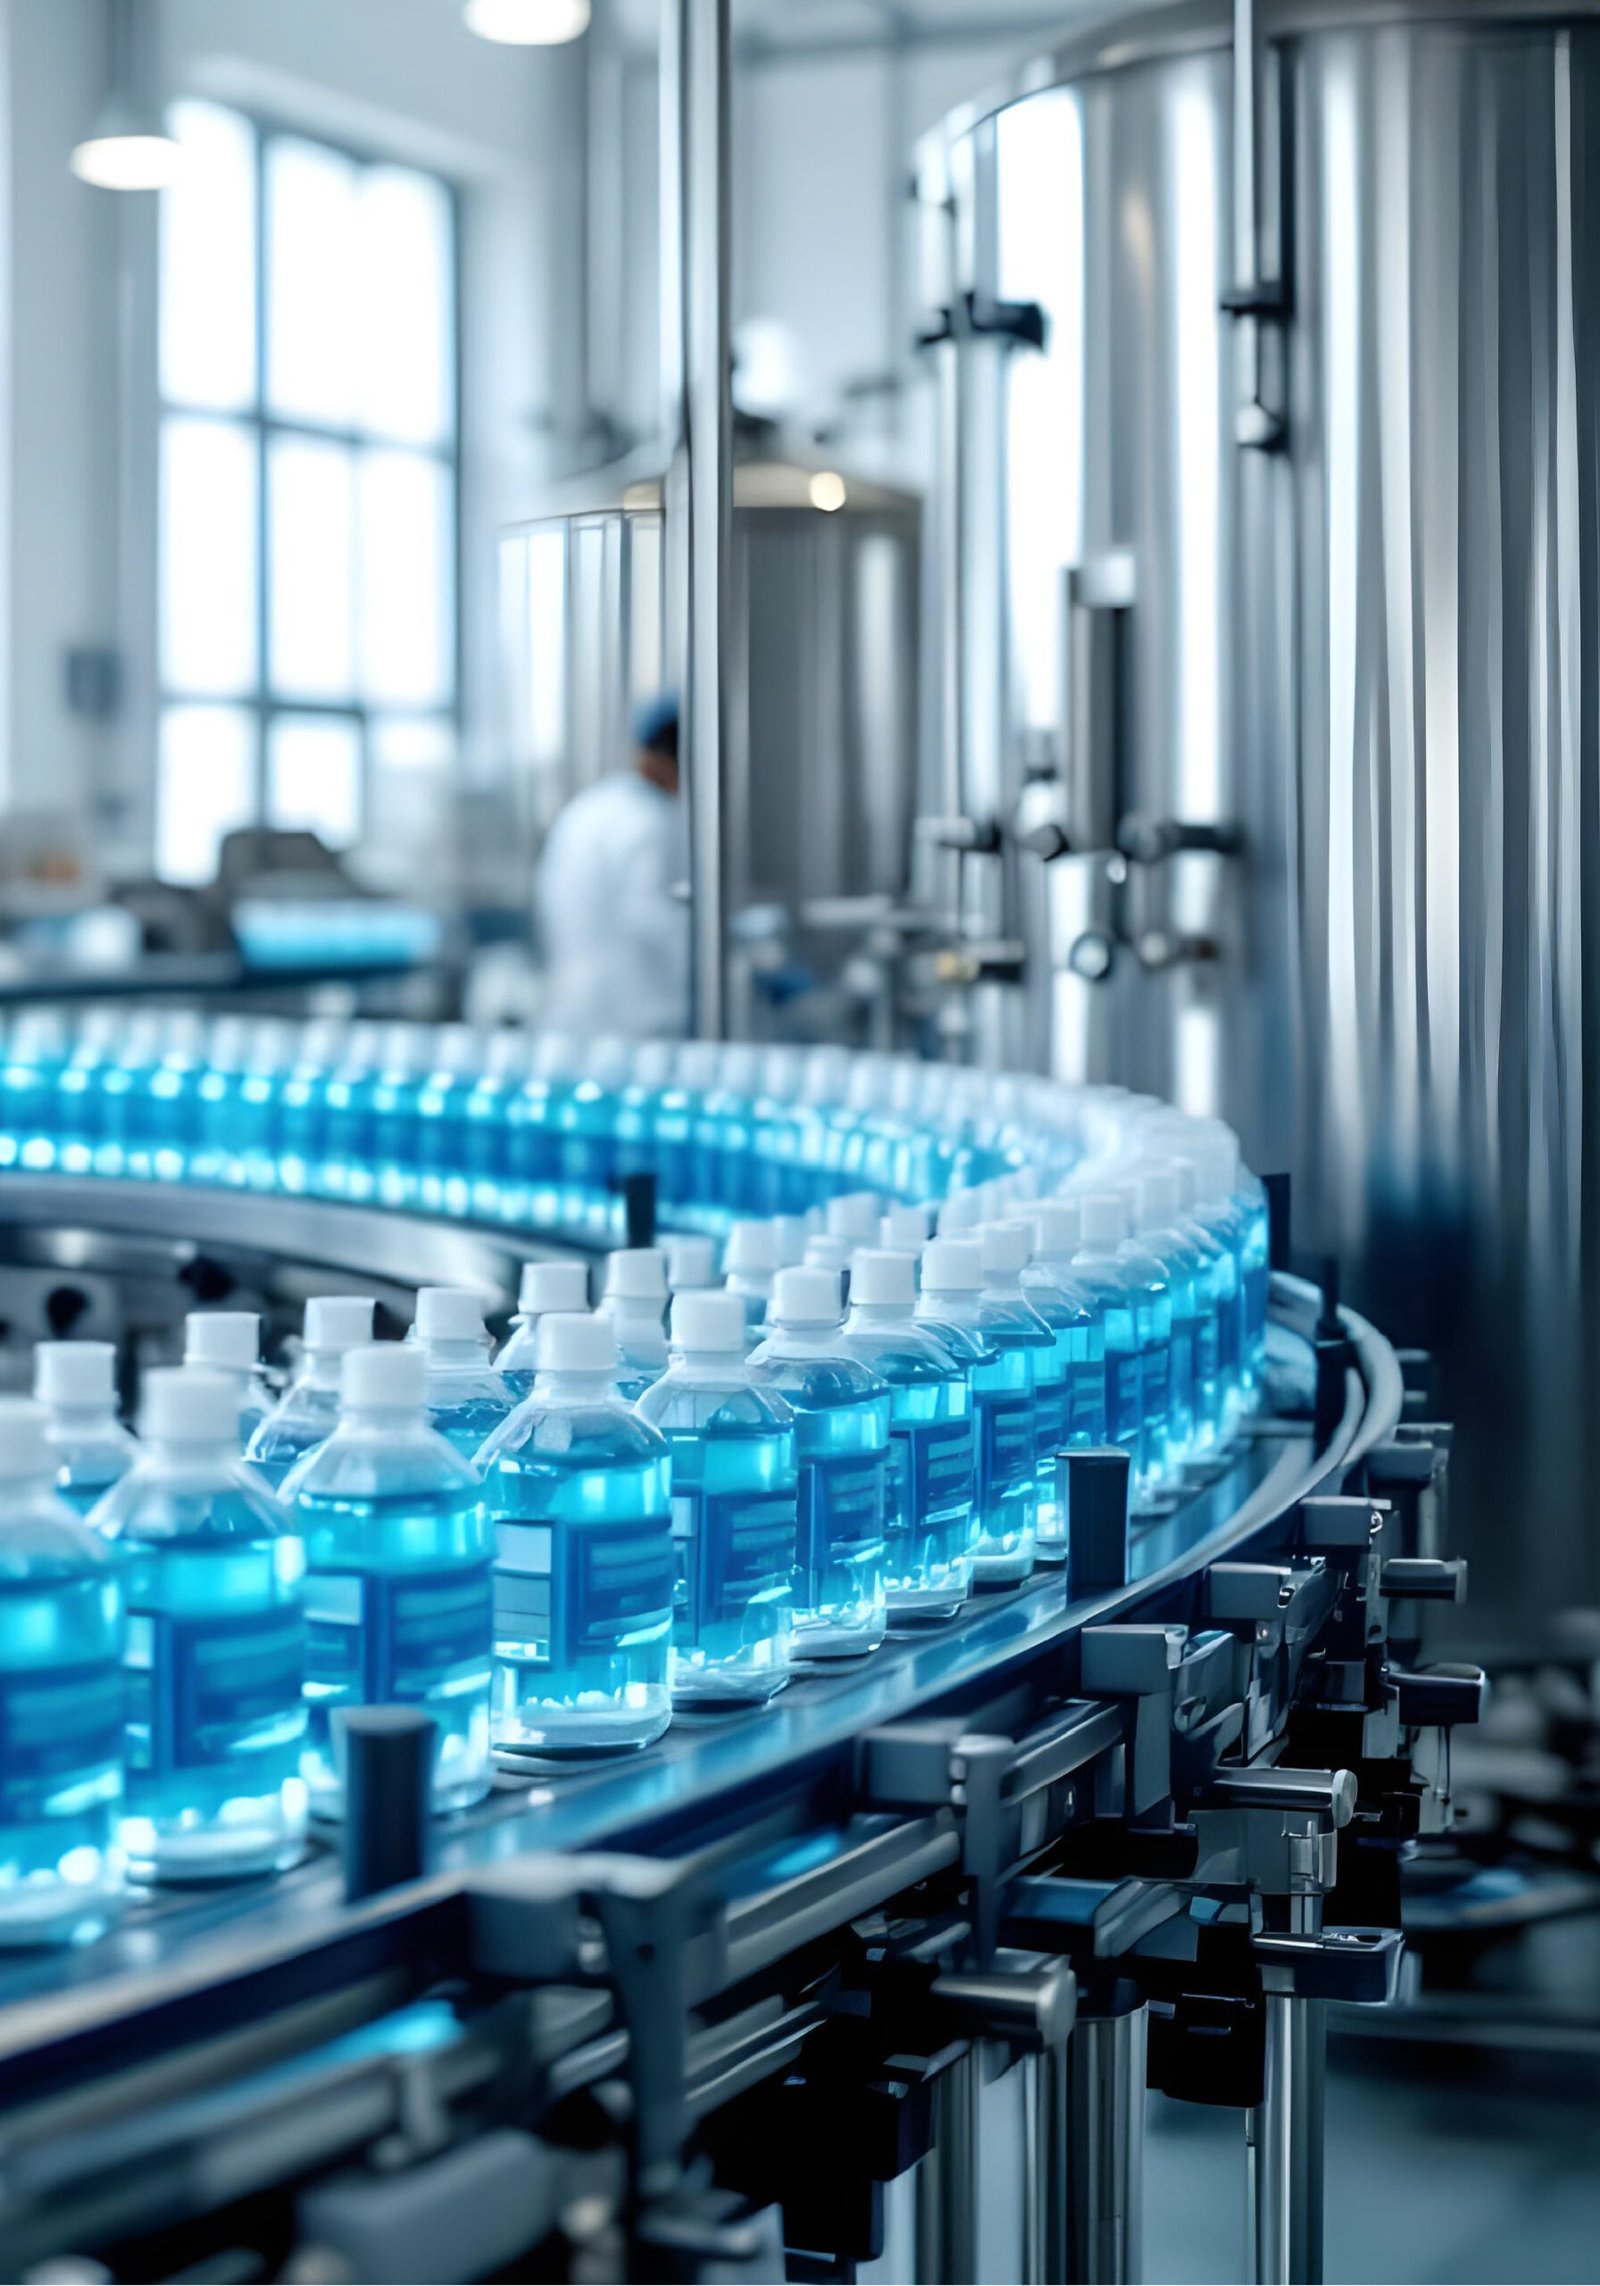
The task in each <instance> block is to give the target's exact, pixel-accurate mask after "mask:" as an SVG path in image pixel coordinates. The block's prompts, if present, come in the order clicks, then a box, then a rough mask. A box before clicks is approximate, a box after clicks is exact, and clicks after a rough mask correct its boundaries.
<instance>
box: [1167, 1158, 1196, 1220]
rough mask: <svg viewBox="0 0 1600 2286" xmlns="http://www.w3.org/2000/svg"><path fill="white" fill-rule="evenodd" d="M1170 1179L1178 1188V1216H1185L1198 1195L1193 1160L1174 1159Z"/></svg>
mask: <svg viewBox="0 0 1600 2286" xmlns="http://www.w3.org/2000/svg"><path fill="white" fill-rule="evenodd" d="M1172 1179H1173V1181H1174V1182H1175V1183H1176V1184H1177V1186H1178V1211H1179V1213H1180V1214H1187V1213H1188V1211H1189V1209H1190V1208H1191V1207H1192V1206H1193V1205H1194V1202H1195V1200H1196V1199H1197V1198H1198V1197H1199V1195H1200V1185H1199V1181H1198V1179H1197V1178H1196V1175H1195V1171H1194V1162H1193V1160H1192V1159H1174V1160H1173V1162H1172Z"/></svg>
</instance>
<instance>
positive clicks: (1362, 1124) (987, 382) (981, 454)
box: [922, 4, 1600, 1627]
mask: <svg viewBox="0 0 1600 2286" xmlns="http://www.w3.org/2000/svg"><path fill="white" fill-rule="evenodd" d="M1241 17H1242V19H1243V21H1242V23H1241V24H1240V25H1238V26H1236V24H1235V21H1234V18H1233V16H1232V15H1231V14H1230V13H1228V12H1226V11H1224V10H1220V9H1210V8H1204V7H1200V8H1189V7H1183V8H1173V9H1167V10H1163V11H1160V12H1157V13H1153V14H1151V15H1148V16H1146V17H1143V18H1139V19H1129V18H1126V17H1118V18H1115V19H1108V20H1107V21H1106V23H1105V24H1104V25H1103V27H1101V28H1100V29H1098V30H1095V29H1091V30H1087V31H1084V32H1082V33H1079V34H1076V35H1074V38H1073V40H1072V42H1071V44H1070V45H1069V46H1067V47H1065V48H1063V49H1062V50H1061V51H1060V52H1059V53H1058V54H1056V55H1055V56H1053V57H1051V58H1049V59H1047V60H1046V61H1045V62H1044V63H1042V64H1039V65H1036V66H1034V67H1032V68H1031V69H1030V70H1029V71H1028V72H1027V73H1025V74H1023V75H1022V76H1021V77H1020V78H1019V79H1018V80H1017V82H1016V83H1015V84H1014V85H1013V86H1012V87H1011V88H1010V89H1008V90H1005V91H1003V92H1002V93H1001V94H1000V95H998V96H997V97H996V98H995V99H994V100H993V101H992V102H987V103H984V104H980V105H977V106H975V107H973V108H972V109H970V110H969V111H967V112H965V113H963V114H960V115H958V116H957V117H956V118H954V119H953V120H951V121H950V122H949V123H948V125H947V128H946V129H945V131H944V132H943V133H942V134H941V135H940V136H939V137H938V138H936V139H935V140H934V141H933V142H932V143H930V145H929V146H928V147H927V148H925V150H924V151H923V154H922V176H923V180H924V183H925V185H927V186H928V187H930V188H931V189H933V190H934V191H935V192H936V194H937V195H938V196H940V197H943V198H945V199H946V200H947V201H948V211H949V213H950V215H951V218H952V219H951V223H950V226H949V228H948V230H947V232H946V233H945V238H944V246H945V252H946V259H947V263H948V271H947V275H946V277H945V279H944V280H943V281H942V291H943V293H944V294H945V295H946V296H948V297H950V298H951V299H956V298H958V297H959V296H960V295H961V294H962V293H963V292H968V293H972V294H974V295H975V296H976V297H977V303H976V306H977V308H978V309H979V311H980V314H981V312H982V310H983V308H984V305H985V297H988V298H990V299H991V300H997V301H1000V302H1005V301H1016V300H1031V301H1036V302H1038V303H1039V304H1041V305H1042V307H1043V310H1044V313H1045V316H1046V318H1047V320H1048V331H1047V339H1046V346H1045V348H1044V350H1043V352H1039V351H1036V350H1030V349H1029V348H1028V347H1027V346H1026V345H1025V344H1024V345H1019V346H1005V347H997V346H996V345H995V341H994V338H993V336H992V335H985V334H984V333H983V332H982V331H981V330H980V331H979V332H978V333H977V334H976V335H975V336H973V337H971V338H969V339H968V340H966V342H965V343H964V344H963V345H962V346H960V347H959V348H958V349H957V350H956V351H955V352H954V353H953V354H952V355H951V357H950V358H949V359H948V360H947V374H946V381H945V388H946V392H947V402H948V403H949V404H950V405H951V406H953V408H954V410H953V414H952V416H951V417H950V419H949V420H948V421H947V427H946V435H947V437H948V438H949V439H950V445H949V447H948V449H947V453H946V458H945V466H944V471H943V479H942V492H943V495H944V500H945V518H946V527H947V528H948V524H949V521H950V512H949V501H950V498H951V496H952V493H953V492H956V493H959V489H960V487H959V477H960V472H961V471H962V470H963V469H965V470H967V471H969V472H970V470H971V469H973V468H974V467H978V466H981V465H983V464H984V463H985V462H987V463H988V464H989V465H991V466H995V467H998V468H999V470H1000V471H1001V481H1000V483H999V485H998V487H997V488H996V490H995V496H994V497H995V506H994V507H992V508H991V509H990V510H988V511H987V512H986V511H984V510H983V509H982V508H981V505H979V506H975V507H974V508H973V513H972V515H971V516H970V517H969V520H968V525H967V529H966V530H965V532H964V533H963V534H962V535H961V536H962V539H963V542H964V545H963V548H962V549H961V550H960V551H956V550H949V551H947V553H946V559H945V560H946V574H945V584H944V587H943V590H942V603H941V608H942V610H943V613H944V626H945V629H946V631H947V633H949V632H951V631H953V632H954V634H955V636H956V639H958V640H959V642H960V645H961V652H962V657H963V660H964V661H966V662H969V663H970V662H973V661H974V660H978V659H983V660H986V661H991V662H998V670H997V671H996V672H995V673H993V674H991V675H989V677H988V680H987V682H985V672H986V670H985V669H984V668H983V667H981V666H980V667H972V666H970V664H969V671H968V687H967V688H966V689H965V690H964V691H960V692H959V694H958V695H959V696H960V698H961V701H962V709H963V711H962V712H961V714H960V716H959V718H958V720H957V724H956V727H955V728H954V729H953V730H952V729H951V727H950V722H949V718H948V717H947V720H946V726H945V742H946V747H947V749H949V750H950V751H951V752H952V753H953V755H954V761H955V769H956V775H957V777H958V779H959V784H960V800H961V804H962V806H963V807H965V808H966V809H967V810H968V811H969V812H974V811H976V810H979V809H981V808H983V807H985V806H994V807H996V808H997V809H998V810H999V812H1000V813H1001V815H1002V817H1003V819H1004V820H1005V822H1006V825H1007V828H1008V835H1007V840H1008V847H1009V850H1010V855H1009V857H1008V858H1007V859H1005V860H1001V861H996V863H997V865H998V866H999V868H1000V870H999V871H997V873H996V876H995V879H996V882H997V883H1003V882H1004V881H1005V880H1006V879H1007V876H1006V874H1005V870H1004V869H1005V867H1006V866H1009V867H1010V873H1009V890H1008V891H1007V894H1008V895H1009V897H1010V900H1011V902H1010V907H1009V916H1010V921H1011V925H1013V926H1016V927H1018V928H1020V929H1021V931H1022V932H1023V934H1024V936H1025V937H1026V939H1027V942H1028V946H1029V964H1028V973H1029V979H1030V981H1029V985H1028V988H1027V991H1026V994H1025V996H1024V1000H1023V1008H1024V1014H1023V1016H1022V1018H1021V1022H1022V1024H1023V1028H1024V1030H1025V1031H1026V1033H1027V1034H1028V1036H1029V1037H1030V1038H1031V1039H1032V1040H1033V1041H1034V1042H1035V1043H1037V1045H1038V1047H1039V1052H1040V1053H1041V1055H1044V1056H1048V1058H1049V1060H1050V1062H1051V1063H1052V1064H1053V1065H1054V1067H1055V1068H1056V1069H1057V1070H1058V1071H1060V1072H1064V1073H1068V1074H1076V1073H1086V1074H1089V1075H1091V1076H1094V1077H1110V1078H1115V1079H1120V1080H1125V1081H1128V1082H1130V1083H1133V1084H1142V1085H1148V1086H1150V1087H1153V1088H1158V1089H1161V1090H1163V1091H1168V1090H1170V1091H1171V1092H1173V1093H1174V1094H1175V1095H1176V1096H1177V1098H1178V1100H1180V1101H1182V1102H1184V1103H1186V1104H1187V1105H1188V1106H1190V1107H1191V1108H1200V1109H1204V1108H1207V1107H1209V1106H1214V1107H1215V1108H1216V1109H1218V1110H1220V1111H1221V1112H1223V1113H1224V1114H1225V1115H1226V1116H1227V1117H1229V1118H1230V1119H1232V1120H1233V1121H1234V1122H1235V1123H1236V1124H1237V1125H1238V1126H1239V1128H1240V1129H1241V1131H1242V1133H1243V1135H1244V1137H1245V1141H1246V1145H1247V1148H1248V1150H1249V1153H1250V1156H1251V1157H1252V1159H1253V1160H1254V1162H1255V1163H1256V1164H1257V1165H1259V1166H1268V1167H1270V1166H1275V1165H1288V1166H1290V1167H1292V1169H1293V1171H1294V1174H1295V1177H1296V1190H1295V1197H1296V1216H1297V1223H1298V1235H1299V1237H1300V1239H1301V1241H1302V1243H1305V1244H1308V1245H1319V1246H1322V1247H1326V1248H1330V1249H1333V1250H1336V1251H1337V1252H1338V1254H1339V1256H1340V1258H1341V1260H1342V1262H1343V1264H1344V1267H1345V1274H1346V1278H1347V1281H1348V1284H1349V1287H1350V1288H1351V1289H1352V1290H1353V1291H1354V1293H1355V1294H1356V1295H1357V1296H1358V1297H1359V1298H1360V1299H1361V1300H1362V1302H1363V1305H1364V1306H1371V1307H1372V1308H1373V1309H1374V1310H1375V1311H1376V1312H1377V1313H1378V1314H1379V1315H1380V1317H1381V1319H1382V1322H1383V1323H1384V1324H1385V1325H1388V1326H1390V1327H1392V1328H1393V1329H1394V1330H1395V1331H1396V1332H1397V1334H1399V1335H1400V1336H1401V1337H1402V1338H1409V1339H1411V1340H1413V1341H1416V1342H1420V1343H1424V1344H1427V1345H1428V1346H1430V1347H1432V1348H1434V1349H1435V1350H1436V1352H1437V1353H1438V1356H1439V1359H1440V1363H1441V1368H1442V1379H1443V1391H1442V1395H1443V1402H1444V1404H1445V1406H1446V1408H1447V1409H1448V1411H1449V1412H1450V1413H1452V1414H1453V1415H1454V1417H1455V1418H1456V1420H1457V1422H1458V1423H1459V1444H1460V1446H1461V1447H1462V1448H1464V1465H1463V1466H1462V1467H1461V1468H1459V1469H1458V1471H1457V1476H1456V1482H1457V1497H1458V1499H1464V1500H1465V1501H1466V1502H1467V1504H1468V1506H1469V1509H1470V1518H1469V1532H1468V1541H1469V1545H1470V1550H1471V1553H1472V1555H1473V1557H1474V1559H1475V1560H1476V1562H1477V1563H1478V1565H1479V1567H1480V1573H1481V1574H1482V1575H1483V1577H1482V1583H1481V1584H1482V1585H1484V1586H1486V1587H1487V1588H1488V1590H1489V1591H1490V1594H1491V1595H1493V1596H1494V1597H1497V1598H1498V1599H1499V1600H1500V1602H1501V1603H1502V1605H1503V1606H1504V1607H1505V1608H1507V1609H1508V1611H1526V1610H1529V1609H1532V1608H1534V1607H1536V1606H1551V1605H1557V1604H1560V1603H1566V1602H1572V1601H1574V1600H1578V1599H1585V1598H1586V1599H1589V1600H1593V1599H1594V1598H1595V1596H1596V1594H1597V1570H1600V1560H1597V1548H1600V1535H1596V1534H1595V1532H1594V1531H1593V1529H1592V1527H1590V1526H1589V1525H1588V1522H1587V1510H1588V1502H1589V1488H1590V1487H1591V1486H1592V1485H1593V1484H1594V1482H1595V1481H1596V1478H1595V1462H1596V1460H1597V1458H1600V1453H1597V1451H1596V1433H1595V1429H1594V1427H1593V1421H1594V1418H1595V1414H1596V1411H1597V1408H1596V1406H1595V1403H1594V1400H1593V1396H1592V1394H1591V1391H1592V1384H1593V1381H1594V1376H1595V1370H1596V1366H1597V1363H1600V1349H1597V1345H1596V1326H1595V1312H1594V1306H1593V1301H1592V1296H1593V1292H1594V1286H1595V1272H1596V1260H1595V1255H1596V1245H1595V1207H1596V1199H1595V1181H1596V1178H1595V1173H1594V1168H1595V1165H1596V1163H1597V1162H1596V1160H1595V1154H1594V1152H1593V1149H1592V1148H1591V1147H1589V1146H1588V1137H1589V1134H1590V1132H1591V1131H1592V1127H1593V1122H1594V1119H1595V1115H1596V1106H1595V1102H1594V1089H1595V1079H1594V1077H1593V1075H1594V1074H1595V1073H1596V1072H1600V1064H1597V1063H1596V1061H1595V1057H1594V1054H1593V1048H1594V1045H1595V1027H1596V1017H1597V1011H1600V931H1597V924H1596V920H1595V902H1596V900H1595V891H1596V885H1597V882H1600V874H1597V871H1596V866H1597V859H1600V852H1597V850H1596V839H1597V832H1600V791H1597V789H1600V770H1597V763H1600V753H1597V745H1600V672H1597V670H1600V627H1597V613H1600V542H1597V538H1596V534H1597V531H1600V518H1597V509H1600V425H1597V423H1596V418H1595V406H1596V404H1597V403H1600V315H1597V313H1600V133H1597V117H1600V26H1597V24H1596V22H1595V21H1594V19H1593V18H1592V17H1591V16H1588V15H1586V14H1584V13H1583V12H1581V11H1567V12H1565V13H1564V14H1557V13H1555V12H1553V11H1549V12H1546V11H1540V10H1535V9H1524V8H1514V7H1507V6H1503V5H1502V6H1499V7H1492V6H1489V7H1481V8H1479V7H1467V6H1456V7H1452V8H1448V9H1441V8H1431V7H1412V8H1404V9H1402V8H1399V7H1386V8H1381V9H1380V8H1368V7H1360V6H1353V5H1348V4H1346V5H1327V6H1319V5H1312V4H1306V5H1290V6H1286V7H1283V8H1280V9H1278V10H1277V11H1275V12H1273V13H1272V14H1271V15H1270V16H1269V17H1268V19H1267V20H1266V22H1265V24H1264V26H1259V27H1252V26H1251V24H1250V21H1249V8H1248V5H1246V6H1244V7H1243V8H1242V9H1241ZM1241 32H1242V34H1243V35H1244V36H1243V38H1242V40H1241V39H1240V38H1239V37H1238V35H1239V34H1240V33H1241ZM1252 33H1253V35H1254V36H1252ZM1236 59H1237V68H1236ZM974 681H975V682H976V683H977V685H978V686H979V690H978V694H977V696H975V695H974V690H973V688H972V687H971V685H972V684H973V682H974ZM946 687H947V689H948V685H947V686H946ZM1030 771H1031V776H1030ZM1132 813H1136V815H1137V819H1138V821H1139V822H1138V823H1137V824H1136V825H1135V826H1133V827H1128V826H1126V825H1125V822H1124V821H1125V820H1126V819H1128V817H1129V816H1130V814H1132ZM1218 825H1220V826H1222V827H1223V828H1224V829H1226V828H1228V827H1231V826H1234V825H1237V826H1238V827H1239V828H1240V829H1241V831H1242V837H1243V846H1242V851H1241V852H1240V853H1239V854H1236V855H1232V854H1218V853H1216V852H1215V851H1210V850H1207V851H1201V852H1195V851H1193V850H1188V849H1182V850H1181V853H1180V854H1178V855H1176V856H1173V855H1163V854H1162V852H1163V850H1165V849H1168V848H1170V847H1171V845H1172V844H1173V843H1174V842H1176V843H1178V844H1180V845H1182V844H1184V843H1186V842H1192V841H1194V840H1195V839H1197V838H1198V839H1201V840H1207V839H1209V840H1213V841H1216V840H1220V841H1221V842H1223V843H1224V844H1225V845H1226V844H1227V843H1228V842H1229V840H1230V836H1229V834H1228V832H1227V831H1226V830H1224V831H1223V832H1222V833H1221V834H1218V833H1216V832H1215V831H1212V832H1211V833H1209V834H1207V833H1204V832H1202V833H1201V834H1199V835H1198V836H1197V835H1196V834H1195V833H1194V832H1193V831H1192V830H1183V831H1178V830H1175V829H1193V828H1196V827H1200V828H1206V827H1210V828H1213V829H1215V828H1216V827H1217V826H1218ZM1119 841H1120V843H1121V845H1122V846H1121V848H1120V849H1119V848H1117V847H1116V846H1115V845H1116V844H1117V843H1118V842H1119ZM1064 842H1070V844H1071V852H1072V853H1071V854H1067V855H1062V856H1054V857H1051V855H1050V853H1051V852H1052V851H1053V850H1055V849H1058V848H1059V847H1060V846H1061V845H1062V844H1063V843H1064ZM973 862H976V861H973ZM1030 865H1031V867H1032V871H1031V872H1030V870H1029V867H1030ZM1107 959H1109V964H1110V965H1109V974H1103V975H1102V974H1100V973H1098V972H1099V971H1100V970H1101V969H1102V968H1103V967H1104V965H1105V963H1106V961H1107ZM1074 963H1076V967H1074V965H1073V964H1074ZM1485 1607H1486V1605H1485V1600H1482V1599H1480V1600H1479V1603H1478V1609H1479V1624H1480V1627H1481V1624H1482V1613H1483V1611H1484V1609H1485Z"/></svg>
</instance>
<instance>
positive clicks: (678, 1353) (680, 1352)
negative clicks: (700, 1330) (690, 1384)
mask: <svg viewBox="0 0 1600 2286" xmlns="http://www.w3.org/2000/svg"><path fill="white" fill-rule="evenodd" d="M669 1354H670V1356H671V1359H672V1370H673V1372H674V1373H675V1374H676V1375H677V1377H678V1379H679V1380H680V1381H736V1380H738V1379H739V1377H740V1375H741V1374H742V1373H743V1372H744V1352H743V1351H742V1350H738V1349H674V1350H672V1351H671V1352H670V1353H669Z"/></svg>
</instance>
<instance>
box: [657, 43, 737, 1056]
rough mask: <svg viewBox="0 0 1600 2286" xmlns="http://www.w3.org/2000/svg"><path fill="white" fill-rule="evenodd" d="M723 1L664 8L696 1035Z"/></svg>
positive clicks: (722, 486) (717, 343)
mask: <svg viewBox="0 0 1600 2286" xmlns="http://www.w3.org/2000/svg"><path fill="white" fill-rule="evenodd" d="M728 6H729V0H663V5H662V19H661V276H662V295H661V335H662V339H661V353H662V379H663V384H664V415H665V423H666V434H667V439H668V442H669V444H670V447H671V459H670V462H669V466H668V471H667V483H666V546H665V564H664V571H665V577H666V588H667V596H666V614H665V616H666V639H667V657H668V658H669V660H671V661H672V662H673V663H674V671H675V672H676V673H677V676H678V679H679V689H680V693H681V704H682V729H681V734H680V752H681V754H682V756H683V760H684V765H685V777H686V780H687V785H688V800H689V882H690V891H691V900H692V902H691V924H690V926H691V940H690V942H691V956H690V974H691V983H692V992H693V1013H694V1027H695V1030H696V1032H697V1033H698V1034H699V1035H700V1036H701V1038H703V1039H710V1040H717V1039H721V1038H722V1037H723V1036H724V1034H725V1032H726V1030H727V1023H728V1005H727V879H728V852H727V785H726V778H727V772H726V768H725V763H726V759H727V752H728V703H727V674H726V667H727V660H728V657H729V651H730V642H729V638H730V634H731V629H732V592H731V582H730V565H731V557H732V543H733V400H732V383H731V374H732V353H731V346H730V338H729V317H728V311H729V299H730V295H729V273H730V265H729V247H730V215H731V208H732V199H731V186H730V165H729V101H730V84H731V77H730V69H729V35H728Z"/></svg>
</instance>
